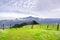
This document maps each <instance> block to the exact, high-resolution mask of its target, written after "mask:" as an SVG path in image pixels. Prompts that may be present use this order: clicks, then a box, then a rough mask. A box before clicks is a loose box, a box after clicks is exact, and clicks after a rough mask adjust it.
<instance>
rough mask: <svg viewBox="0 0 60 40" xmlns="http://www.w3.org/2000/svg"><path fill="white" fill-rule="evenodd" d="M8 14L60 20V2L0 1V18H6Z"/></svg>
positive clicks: (50, 0)
mask: <svg viewBox="0 0 60 40" xmlns="http://www.w3.org/2000/svg"><path fill="white" fill-rule="evenodd" d="M2 12H3V14H2ZM4 13H5V14H6V15H5V14H4ZM8 13H9V14H10V13H11V14H14V15H17V14H18V15H19V14H25V15H26V16H27V14H28V15H33V16H38V17H41V18H60V0H0V17H3V15H4V16H6V17H7V15H8ZM1 14H2V16H1ZM8 17H10V15H9V16H8ZM11 17H12V18H13V15H12V16H11ZM17 17H19V16H17ZM21 17H22V16H21Z"/></svg>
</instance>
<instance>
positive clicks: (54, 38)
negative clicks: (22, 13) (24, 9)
mask: <svg viewBox="0 0 60 40" xmlns="http://www.w3.org/2000/svg"><path fill="white" fill-rule="evenodd" d="M31 26H32V25H27V26H24V27H23V28H11V29H5V30H2V29H0V40H60V31H57V30H56V28H57V25H55V24H54V25H52V24H51V25H50V26H49V28H48V29H47V24H40V25H34V26H33V29H31Z"/></svg>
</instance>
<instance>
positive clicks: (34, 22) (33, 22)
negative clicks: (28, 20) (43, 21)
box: [31, 20, 39, 29]
mask: <svg viewBox="0 0 60 40" xmlns="http://www.w3.org/2000/svg"><path fill="white" fill-rule="evenodd" d="M34 24H39V23H37V22H36V21H35V20H33V21H32V27H31V28H32V29H33V25H34Z"/></svg>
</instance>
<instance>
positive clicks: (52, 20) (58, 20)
mask: <svg viewBox="0 0 60 40" xmlns="http://www.w3.org/2000/svg"><path fill="white" fill-rule="evenodd" d="M33 20H35V21H37V22H38V23H47V24H52V23H60V18H45V19H43V18H38V17H32V16H29V17H25V18H16V19H14V20H0V27H2V26H3V24H4V25H5V27H9V26H10V24H11V25H12V26H13V25H15V24H20V23H23V22H31V21H33Z"/></svg>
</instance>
